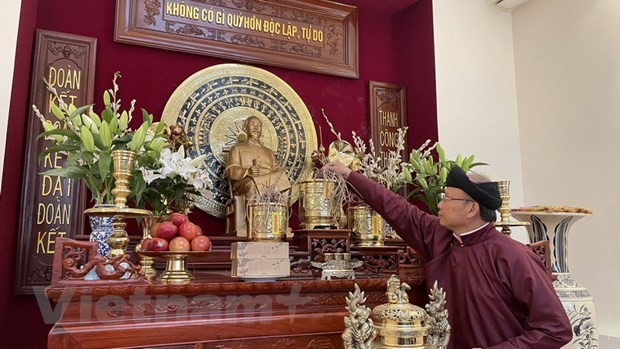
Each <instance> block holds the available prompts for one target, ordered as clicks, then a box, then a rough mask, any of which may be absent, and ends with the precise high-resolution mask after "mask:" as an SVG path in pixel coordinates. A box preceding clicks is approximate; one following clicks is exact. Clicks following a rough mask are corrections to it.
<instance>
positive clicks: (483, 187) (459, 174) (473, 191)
mask: <svg viewBox="0 0 620 349" xmlns="http://www.w3.org/2000/svg"><path fill="white" fill-rule="evenodd" d="M446 186H447V187H454V188H459V189H461V190H462V191H464V192H466V193H467V195H469V196H471V197H472V199H474V200H476V202H478V203H479V204H480V205H482V206H484V207H486V208H489V209H491V210H497V209H498V208H499V207H500V206H501V205H502V199H501V197H500V196H499V190H498V189H497V184H496V183H495V182H484V183H474V182H472V181H471V180H470V179H469V177H467V174H465V171H463V169H462V168H460V167H458V166H453V167H452V169H450V173H448V178H447V179H446Z"/></svg>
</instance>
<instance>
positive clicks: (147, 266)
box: [136, 216, 161, 279]
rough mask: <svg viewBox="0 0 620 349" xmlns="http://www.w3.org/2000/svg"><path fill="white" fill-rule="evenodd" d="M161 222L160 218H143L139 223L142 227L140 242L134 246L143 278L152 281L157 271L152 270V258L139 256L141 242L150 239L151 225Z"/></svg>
mask: <svg viewBox="0 0 620 349" xmlns="http://www.w3.org/2000/svg"><path fill="white" fill-rule="evenodd" d="M160 220H161V217H157V216H148V217H144V218H143V219H142V221H141V222H140V225H141V227H142V240H140V242H139V243H138V245H137V246H136V252H137V253H138V256H139V257H140V265H141V266H142V270H143V271H144V276H145V277H146V278H147V279H153V278H154V277H155V276H156V275H157V270H155V268H153V263H154V259H153V257H150V256H146V255H143V254H141V252H142V242H144V240H146V239H150V238H152V236H151V228H152V227H153V225H154V224H155V223H157V222H159V221H160Z"/></svg>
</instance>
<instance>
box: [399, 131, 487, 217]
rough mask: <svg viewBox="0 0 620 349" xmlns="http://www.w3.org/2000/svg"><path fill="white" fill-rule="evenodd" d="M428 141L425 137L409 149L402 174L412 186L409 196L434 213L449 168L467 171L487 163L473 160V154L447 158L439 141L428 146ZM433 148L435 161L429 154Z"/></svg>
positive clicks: (443, 188) (444, 185)
mask: <svg viewBox="0 0 620 349" xmlns="http://www.w3.org/2000/svg"><path fill="white" fill-rule="evenodd" d="M430 142H431V141H430V139H427V140H426V142H424V144H422V145H421V146H420V147H419V148H418V149H414V150H412V151H411V154H410V155H409V162H408V163H405V164H404V166H403V170H404V171H403V174H404V176H405V182H406V183H408V184H411V185H412V186H413V187H414V189H413V190H412V191H411V192H410V193H409V196H413V197H414V198H416V199H418V200H420V201H422V202H423V203H424V204H426V206H427V208H428V210H429V212H430V213H432V214H434V215H436V214H437V212H438V211H439V209H438V208H437V204H439V201H440V194H441V193H443V192H444V190H445V188H446V179H447V177H448V172H450V169H451V168H452V167H453V166H454V165H457V166H459V167H461V168H462V169H463V171H465V172H467V171H469V170H470V169H472V168H473V167H475V166H480V165H487V164H486V163H483V162H474V155H470V156H466V157H463V156H461V154H459V155H458V156H457V157H456V160H448V159H446V154H445V152H444V150H443V148H442V147H441V145H440V144H439V142H435V144H433V145H432V146H430V147H429V144H430ZM433 150H436V151H437V158H438V160H437V161H435V160H434V159H433V156H432V154H431V153H432V151H433ZM414 173H415V177H413V174H414Z"/></svg>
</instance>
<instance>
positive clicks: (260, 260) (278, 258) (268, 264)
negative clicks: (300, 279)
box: [230, 242, 291, 281]
mask: <svg viewBox="0 0 620 349" xmlns="http://www.w3.org/2000/svg"><path fill="white" fill-rule="evenodd" d="M230 257H231V269H230V274H231V276H232V277H236V278H241V279H247V280H253V281H272V280H274V279H276V278H280V277H286V276H289V275H290V270H291V263H290V259H289V246H288V242H234V243H232V244H231V252H230ZM247 280H246V281H247Z"/></svg>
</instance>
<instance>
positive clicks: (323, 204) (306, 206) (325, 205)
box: [299, 179, 342, 229]
mask: <svg viewBox="0 0 620 349" xmlns="http://www.w3.org/2000/svg"><path fill="white" fill-rule="evenodd" d="M335 187H336V181H334V180H330V179H312V180H309V181H304V182H301V185H300V189H299V191H300V195H299V219H300V220H301V224H302V227H303V228H304V229H315V228H335V227H338V223H337V221H336V216H337V215H338V212H339V210H340V207H341V206H342V203H341V201H340V200H338V198H334V197H333V195H332V194H333V193H334V189H335Z"/></svg>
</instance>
